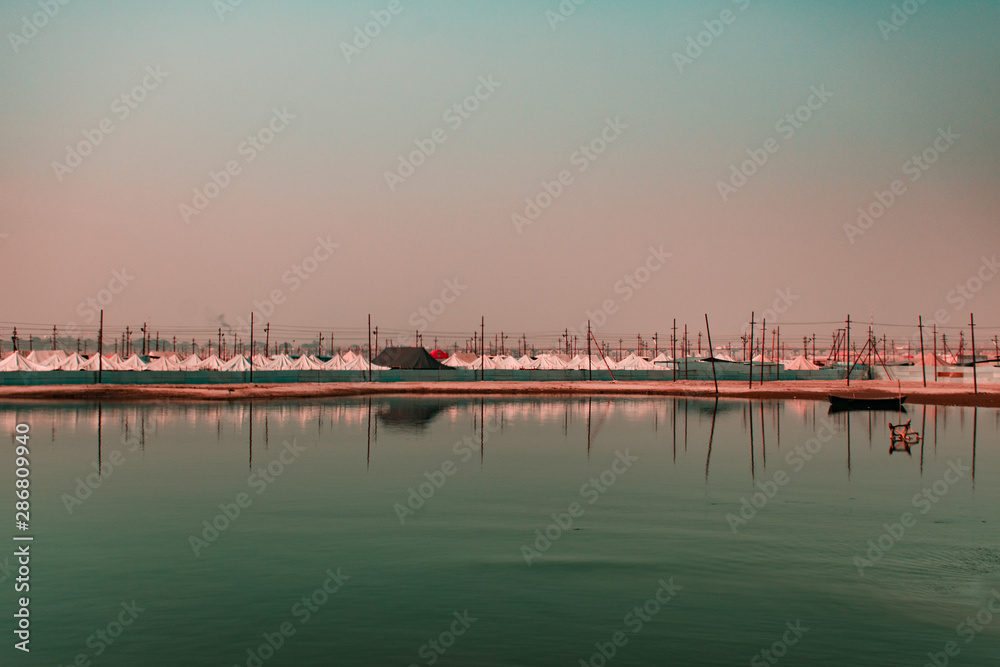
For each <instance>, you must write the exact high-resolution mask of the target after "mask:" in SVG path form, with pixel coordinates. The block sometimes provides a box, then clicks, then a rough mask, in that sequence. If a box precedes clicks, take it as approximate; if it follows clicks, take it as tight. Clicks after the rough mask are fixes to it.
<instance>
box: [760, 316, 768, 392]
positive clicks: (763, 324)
mask: <svg viewBox="0 0 1000 667" xmlns="http://www.w3.org/2000/svg"><path fill="white" fill-rule="evenodd" d="M766 347H767V318H766V317H765V318H763V319H762V320H761V321H760V386H762V387H763V386H764V363H765V361H766V360H765V359H764V352H765V348H766Z"/></svg>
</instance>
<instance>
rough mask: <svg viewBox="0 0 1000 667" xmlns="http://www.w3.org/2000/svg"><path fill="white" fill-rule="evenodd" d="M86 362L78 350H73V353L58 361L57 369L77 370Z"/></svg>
mask: <svg viewBox="0 0 1000 667" xmlns="http://www.w3.org/2000/svg"><path fill="white" fill-rule="evenodd" d="M86 363H87V360H86V359H85V358H84V357H82V356H80V353H79V352H74V353H73V354H71V355H69V356H67V357H66V358H65V359H63V360H62V361H61V362H60V363H59V368H58V370H60V371H78V370H80V367H81V366H83V365H84V364H86Z"/></svg>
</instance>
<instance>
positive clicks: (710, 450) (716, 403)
mask: <svg viewBox="0 0 1000 667" xmlns="http://www.w3.org/2000/svg"><path fill="white" fill-rule="evenodd" d="M708 346H709V348H711V347H712V339H711V336H709V341H708ZM718 411H719V397H718V396H716V398H715V407H713V408H712V430H711V431H710V432H709V434H708V456H707V457H705V483H706V484H708V462H709V461H711V460H712V440H714V439H715V413H717V412H718Z"/></svg>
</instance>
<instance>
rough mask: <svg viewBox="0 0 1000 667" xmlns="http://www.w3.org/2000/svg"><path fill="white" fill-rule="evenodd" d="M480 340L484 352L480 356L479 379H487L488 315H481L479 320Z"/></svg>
mask: <svg viewBox="0 0 1000 667" xmlns="http://www.w3.org/2000/svg"><path fill="white" fill-rule="evenodd" d="M479 340H480V342H481V343H482V346H483V354H482V355H481V356H480V357H479V362H480V363H479V379H480V381H483V380H485V379H486V316H485V315H483V316H481V318H480V320H479Z"/></svg>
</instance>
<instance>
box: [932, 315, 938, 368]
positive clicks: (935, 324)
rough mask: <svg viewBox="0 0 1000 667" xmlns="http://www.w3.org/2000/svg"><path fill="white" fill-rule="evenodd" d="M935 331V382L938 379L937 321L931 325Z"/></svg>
mask: <svg viewBox="0 0 1000 667" xmlns="http://www.w3.org/2000/svg"><path fill="white" fill-rule="evenodd" d="M931 327H932V330H933V331H934V382H935V383H936V382H937V381H938V370H937V323H936V322H935V323H934V324H933V325H931Z"/></svg>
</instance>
